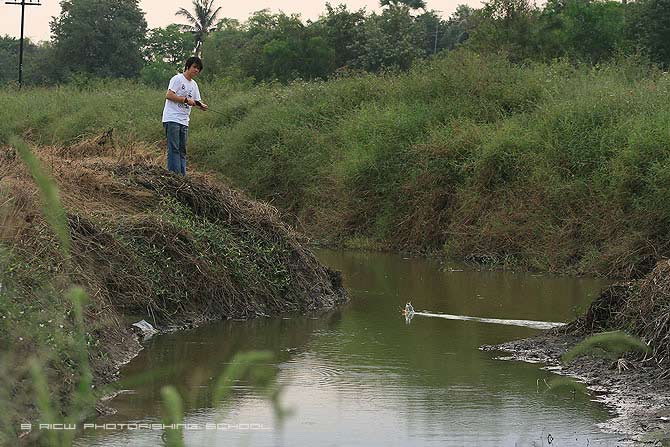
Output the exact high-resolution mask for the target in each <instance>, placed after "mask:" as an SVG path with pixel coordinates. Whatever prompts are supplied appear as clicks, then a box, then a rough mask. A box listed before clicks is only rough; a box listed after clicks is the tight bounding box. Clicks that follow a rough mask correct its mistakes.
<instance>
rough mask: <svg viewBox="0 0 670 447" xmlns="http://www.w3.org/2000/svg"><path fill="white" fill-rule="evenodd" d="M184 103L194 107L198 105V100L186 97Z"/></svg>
mask: <svg viewBox="0 0 670 447" xmlns="http://www.w3.org/2000/svg"><path fill="white" fill-rule="evenodd" d="M186 104H188V105H189V106H191V107H195V106H197V105H198V101H194V100H192V99H191V98H186Z"/></svg>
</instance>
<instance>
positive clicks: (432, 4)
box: [0, 0, 481, 41]
mask: <svg viewBox="0 0 670 447" xmlns="http://www.w3.org/2000/svg"><path fill="white" fill-rule="evenodd" d="M18 1H20V0H18ZM31 1H32V2H35V1H36V0H26V3H29V2H31ZM427 2H428V9H433V10H436V11H440V14H441V15H442V16H443V17H445V18H446V17H448V16H449V15H451V13H452V12H454V11H455V10H456V6H458V5H459V4H463V3H465V4H469V5H471V6H475V7H479V6H480V5H481V3H480V2H479V0H427ZM41 3H42V5H41V6H26V25H25V31H24V32H25V35H26V37H30V38H31V39H33V40H34V41H39V40H49V36H50V31H49V21H50V20H51V17H52V16H56V15H58V14H59V13H60V0H41ZM330 3H331V4H332V5H337V4H340V3H343V4H346V5H347V6H348V7H349V9H350V10H356V9H360V8H363V7H365V8H366V9H367V10H368V11H379V7H378V5H379V1H378V0H342V1H337V0H331V2H330ZM325 4H326V0H246V1H239V0H235V1H233V2H225V1H224V0H216V1H215V2H214V5H215V6H222V9H221V12H220V13H219V17H232V18H235V19H238V20H240V21H245V20H246V19H247V17H248V16H249V14H250V13H252V12H254V11H258V10H260V9H264V8H268V9H270V10H271V11H274V12H277V11H280V10H281V11H284V12H285V13H287V14H292V13H299V14H301V15H302V18H303V20H306V19H312V20H314V19H317V18H318V17H319V15H320V14H321V13H322V12H323V11H325V9H326V8H325ZM191 5H192V2H191V0H141V1H140V8H142V10H143V11H144V12H145V13H146V20H147V23H148V25H149V28H155V27H158V26H166V25H169V24H170V23H183V21H182V20H181V17H175V15H174V13H175V12H176V11H177V9H179V8H180V7H184V8H186V9H188V10H191ZM20 29H21V7H20V6H14V5H7V4H5V2H4V1H2V2H1V3H0V35H6V34H7V35H9V36H12V37H19V35H20Z"/></svg>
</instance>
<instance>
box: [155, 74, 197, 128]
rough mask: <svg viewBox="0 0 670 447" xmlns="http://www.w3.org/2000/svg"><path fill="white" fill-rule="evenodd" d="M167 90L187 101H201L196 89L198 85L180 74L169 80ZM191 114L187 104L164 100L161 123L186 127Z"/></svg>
mask: <svg viewBox="0 0 670 447" xmlns="http://www.w3.org/2000/svg"><path fill="white" fill-rule="evenodd" d="M168 89H170V90H172V91H173V92H175V93H176V94H177V96H186V97H187V98H189V99H194V100H196V101H201V100H202V98H200V90H199V89H198V84H197V83H196V82H195V81H194V80H191V81H189V80H188V79H186V76H184V75H183V74H182V73H179V74H178V75H174V76H173V77H172V79H170V85H169V86H168ZM190 114H191V107H190V106H189V105H187V104H183V103H178V102H174V101H170V100H169V99H166V100H165V107H164V108H163V122H164V123H167V122H170V121H171V122H174V123H179V124H183V125H184V126H188V120H189V115H190Z"/></svg>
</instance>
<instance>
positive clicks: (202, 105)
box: [195, 101, 209, 111]
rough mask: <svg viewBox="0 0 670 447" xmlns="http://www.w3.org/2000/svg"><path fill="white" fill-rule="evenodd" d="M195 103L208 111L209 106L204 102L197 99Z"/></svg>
mask: <svg viewBox="0 0 670 447" xmlns="http://www.w3.org/2000/svg"><path fill="white" fill-rule="evenodd" d="M195 105H196V106H197V107H198V108H199V109H200V110H202V111H206V110H207V109H209V106H208V105H207V104H205V103H204V102H200V101H196V102H195Z"/></svg>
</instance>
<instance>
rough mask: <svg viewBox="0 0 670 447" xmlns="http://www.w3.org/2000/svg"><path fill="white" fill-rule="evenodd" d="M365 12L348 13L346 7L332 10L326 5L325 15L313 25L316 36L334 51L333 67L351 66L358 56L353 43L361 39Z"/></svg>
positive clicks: (340, 6) (342, 6)
mask: <svg viewBox="0 0 670 447" xmlns="http://www.w3.org/2000/svg"><path fill="white" fill-rule="evenodd" d="M365 19H366V17H365V10H363V9H360V10H358V11H349V10H348V9H347V7H346V5H338V6H337V7H336V8H333V7H332V6H331V5H330V4H329V3H326V14H325V15H322V16H321V17H320V18H319V20H318V21H316V22H315V23H314V24H313V27H314V28H315V29H316V32H317V34H319V35H320V36H322V37H323V38H324V39H325V40H326V42H327V44H328V45H329V46H330V47H331V48H332V49H333V50H334V51H335V53H334V58H335V60H334V66H335V68H341V67H344V66H346V65H351V64H352V61H354V60H356V58H357V57H358V54H357V53H356V52H355V51H354V48H355V43H356V42H359V41H360V40H361V39H362V34H363V23H365Z"/></svg>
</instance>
